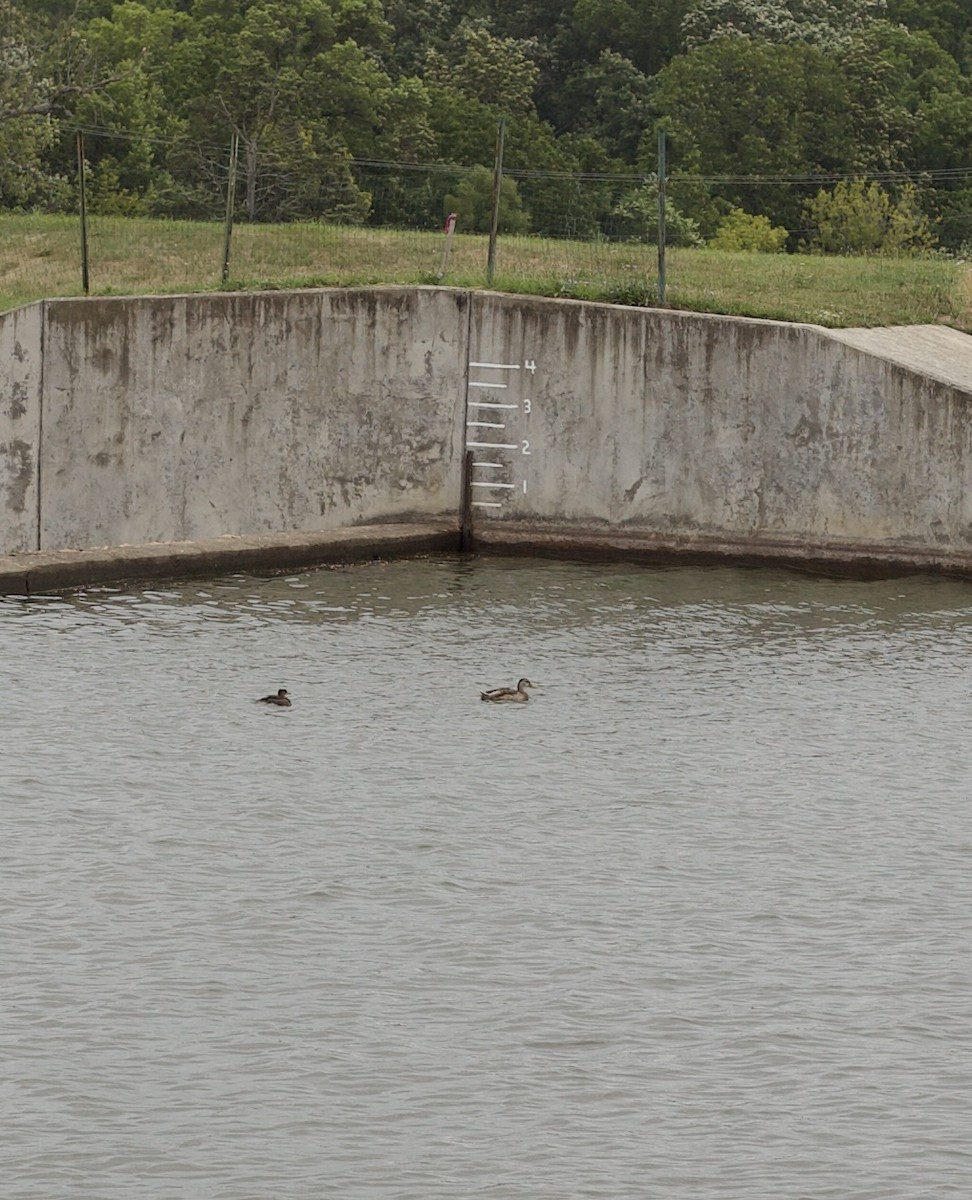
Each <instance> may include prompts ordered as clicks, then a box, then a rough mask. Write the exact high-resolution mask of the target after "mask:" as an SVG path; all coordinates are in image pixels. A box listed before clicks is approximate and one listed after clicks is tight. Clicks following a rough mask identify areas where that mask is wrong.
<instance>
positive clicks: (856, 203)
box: [807, 179, 935, 257]
mask: <svg viewBox="0 0 972 1200" xmlns="http://www.w3.org/2000/svg"><path fill="white" fill-rule="evenodd" d="M807 217H808V218H809V220H810V221H811V222H812V223H813V225H814V227H815V228H814V232H813V234H812V236H811V237H810V238H809V239H808V242H807V248H808V249H810V250H811V251H817V252H818V253H822V254H885V255H890V256H896V257H917V256H920V255H923V254H927V253H929V252H930V251H931V250H932V249H933V248H934V246H935V238H934V236H933V234H932V232H931V228H930V225H929V222H928V218H927V217H926V216H925V215H924V213H922V211H921V207H920V204H919V201H918V193H917V190H916V189H915V187H914V185H913V184H905V185H904V186H903V187H902V189H901V193H900V196H899V197H898V199H897V201H895V200H893V199H892V198H891V196H890V195H889V194H888V193H887V192H886V191H885V190H884V188H882V187H881V186H880V184H877V183H867V182H866V181H865V180H863V179H854V180H842V181H841V182H840V183H838V184H837V185H836V186H835V187H834V188H833V189H832V190H830V191H827V190H825V189H821V190H820V191H819V192H818V193H817V194H816V196H815V197H814V198H813V199H812V200H809V201H808V202H807Z"/></svg>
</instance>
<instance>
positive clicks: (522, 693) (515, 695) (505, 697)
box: [479, 679, 537, 704]
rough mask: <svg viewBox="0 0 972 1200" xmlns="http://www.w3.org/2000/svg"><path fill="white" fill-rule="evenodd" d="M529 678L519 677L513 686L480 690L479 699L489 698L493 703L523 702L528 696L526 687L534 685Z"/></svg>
mask: <svg viewBox="0 0 972 1200" xmlns="http://www.w3.org/2000/svg"><path fill="white" fill-rule="evenodd" d="M536 686H537V685H536V684H535V683H531V682H530V680H529V679H520V680H518V681H517V685H516V687H515V688H491V689H490V690H489V691H488V692H480V693H479V698H480V700H491V701H492V702H493V704H525V703H526V702H527V700H529V699H530V697H529V696H528V695H527V694H526V689H527V688H532V687H536Z"/></svg>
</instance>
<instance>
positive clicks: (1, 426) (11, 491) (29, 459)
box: [0, 304, 43, 554]
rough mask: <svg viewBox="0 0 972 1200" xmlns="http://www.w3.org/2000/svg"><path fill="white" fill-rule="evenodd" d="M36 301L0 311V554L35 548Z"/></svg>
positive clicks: (38, 341) (38, 409)
mask: <svg viewBox="0 0 972 1200" xmlns="http://www.w3.org/2000/svg"><path fill="white" fill-rule="evenodd" d="M41 316H42V309H41V306H40V305H39V304H34V305H31V306H30V307H29V308H21V309H18V310H16V311H15V312H12V313H7V314H6V315H4V316H0V554H2V553H11V552H16V551H22V550H34V549H36V548H37V496H38V471H37V466H38V447H39V445H40V414H41V403H40V398H41V387H42V376H43V362H42V354H41V346H42V336H41V335H42V328H41Z"/></svg>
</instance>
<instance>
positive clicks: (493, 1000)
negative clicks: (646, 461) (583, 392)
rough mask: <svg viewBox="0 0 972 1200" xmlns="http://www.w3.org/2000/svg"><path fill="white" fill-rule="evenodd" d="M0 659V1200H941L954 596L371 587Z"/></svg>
mask: <svg viewBox="0 0 972 1200" xmlns="http://www.w3.org/2000/svg"><path fill="white" fill-rule="evenodd" d="M0 654H2V661H3V672H4V678H5V681H6V699H7V705H6V709H5V712H4V717H3V726H2V728H3V751H2V760H0V761H2V770H0V793H2V796H0V947H2V956H0V1055H2V1062H3V1069H2V1072H0V1097H2V1101H3V1104H2V1111H3V1113H4V1120H3V1127H4V1133H3V1139H2V1143H0V1174H2V1178H3V1194H4V1197H5V1200H51V1198H52V1197H85V1198H98V1200H141V1198H146V1200H149V1198H150V1200H156V1198H159V1200H169V1198H172V1200H176V1198H179V1200H184V1198H187V1197H204V1198H206V1200H223V1198H225V1200H250V1198H253V1200H264V1198H267V1200H298V1198H299V1200H305V1198H306V1200H311V1198H313V1200H318V1198H320V1197H325V1196H334V1197H341V1200H393V1198H394V1200H457V1198H460V1197H473V1196H476V1197H480V1196H481V1197H489V1198H490V1200H494V1198H495V1200H499V1198H503V1200H505V1198H509V1200H574V1198H576V1200H581V1198H591V1197H597V1198H599V1200H619V1198H625V1200H627V1198H629V1197H630V1198H631V1200H635V1198H638V1200H644V1198H652V1197H659V1198H663V1200H736V1198H738V1200H754V1198H757V1200H758V1198H764V1197H765V1198H770V1197H772V1198H774V1200H780V1198H784V1197H786V1198H795V1200H796V1198H799V1200H823V1198H831V1197H832V1198H834V1200H865V1198H873V1200H891V1198H897V1197H901V1198H905V1197H907V1198H908V1200H912V1198H915V1197H926V1196H927V1197H935V1198H936V1200H941V1198H942V1197H950V1196H955V1197H958V1196H962V1197H966V1196H967V1195H968V1194H969V1185H970V1179H972V1151H970V1149H969V1145H968V1140H967V1139H968V1129H969V1118H970V1115H972V1111H970V1109H972V1104H970V1101H972V954H970V951H972V805H970V795H972V744H970V740H969V737H968V727H969V720H970V715H972V698H970V689H969V680H970V671H969V663H970V660H972V586H970V585H968V584H964V583H961V582H948V581H942V580H931V579H925V578H920V577H916V578H907V579H896V580H883V581H872V582H866V583H865V582H850V581H835V580H822V579H814V578H809V577H805V576H801V575H797V574H784V573H781V572H769V571H741V570H731V569H684V568H680V569H672V570H655V569H645V568H631V567H626V566H592V565H578V564H560V563H550V562H538V561H532V560H509V561H503V560H482V559H476V558H467V559H442V560H434V561H409V562H398V563H390V564H382V563H375V564H368V565H364V566H355V567H347V568H336V569H329V570H323V571H319V572H312V573H308V574H303V575H299V576H293V577H286V578H285V577H277V578H271V579H262V578H253V577H244V576H232V577H227V578H221V579H213V580H208V581H204V582H199V581H193V582H191V583H183V584H173V585H165V586H157V587H155V588H152V589H138V590H104V591H90V592H87V593H84V594H80V595H76V596H71V597H66V598H54V597H51V598H36V599H33V600H31V601H24V600H21V599H14V598H10V599H7V600H5V601H2V602H0ZM520 675H526V676H529V677H530V678H531V679H532V680H534V681H535V682H536V683H537V684H538V685H540V686H539V687H538V688H537V689H536V691H535V692H534V693H533V694H532V698H531V700H530V702H529V703H528V704H524V705H489V704H483V703H482V702H481V701H480V699H479V692H480V690H481V689H482V688H484V687H493V686H497V685H501V684H512V683H514V682H515V681H516V679H517V678H518V676H520ZM281 686H282V687H287V688H288V689H289V690H290V692H291V695H292V697H293V707H291V708H289V709H276V708H270V707H268V706H264V705H260V704H258V703H256V699H257V698H258V697H260V696H262V695H264V694H266V693H267V692H270V691H275V690H276V689H277V688H278V687H281Z"/></svg>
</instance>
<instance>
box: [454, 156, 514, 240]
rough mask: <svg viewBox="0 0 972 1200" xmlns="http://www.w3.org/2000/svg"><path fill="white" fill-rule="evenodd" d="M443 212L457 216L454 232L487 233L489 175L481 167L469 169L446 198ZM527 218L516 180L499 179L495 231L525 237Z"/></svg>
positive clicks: (490, 207)
mask: <svg viewBox="0 0 972 1200" xmlns="http://www.w3.org/2000/svg"><path fill="white" fill-rule="evenodd" d="M445 205H446V209H447V211H449V212H454V213H456V215H457V216H458V218H459V220H458V228H459V229H460V230H464V231H465V232H467V233H488V232H489V230H490V228H491V224H492V213H493V172H492V171H491V170H490V169H489V168H488V167H484V166H482V165H479V166H475V167H473V168H472V169H471V170H470V171H469V172H468V173H467V175H466V177H465V178H464V179H463V180H462V182H461V183H460V184H459V186H458V188H456V190H455V192H453V193H452V194H451V195H449V196H447V197H446V200H445ZM529 228H530V214H529V213H528V212H527V211H526V210H525V209H524V207H523V201H522V199H521V198H520V191H519V188H518V187H517V186H516V180H515V179H511V178H510V177H509V176H508V175H505V176H504V177H503V182H502V186H501V187H500V205H499V230H500V232H501V233H526V232H527V230H528V229H529Z"/></svg>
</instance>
